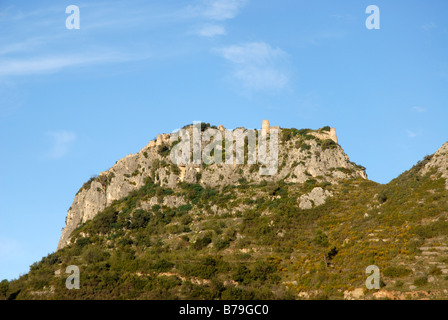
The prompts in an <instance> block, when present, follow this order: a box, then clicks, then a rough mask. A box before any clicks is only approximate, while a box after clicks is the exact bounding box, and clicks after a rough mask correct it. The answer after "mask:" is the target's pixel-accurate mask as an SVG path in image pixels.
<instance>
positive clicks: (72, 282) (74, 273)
mask: <svg viewBox="0 0 448 320" xmlns="http://www.w3.org/2000/svg"><path fill="white" fill-rule="evenodd" d="M65 273H70V276H68V278H67V279H66V280H65V287H66V288H67V289H69V290H71V289H79V288H80V286H79V268H78V266H73V265H72V266H68V267H67V269H66V270H65Z"/></svg>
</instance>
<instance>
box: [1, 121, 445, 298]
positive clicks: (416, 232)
mask: <svg viewBox="0 0 448 320" xmlns="http://www.w3.org/2000/svg"><path fill="white" fill-rule="evenodd" d="M294 133H295V134H294ZM297 141H299V143H297ZM322 141H323V140H321V139H314V138H309V137H308V138H305V139H304V138H303V131H300V130H296V129H283V130H282V148H281V150H282V151H281V152H280V153H281V154H282V159H283V160H285V161H284V162H285V164H284V165H283V168H282V170H280V172H281V173H282V172H283V176H282V177H283V178H281V179H275V178H271V179H269V180H268V179H257V178H255V176H253V177H252V176H251V172H250V169H251V168H250V166H244V165H241V166H240V167H238V166H237V167H236V168H235V169H234V170H235V172H234V173H233V174H234V175H235V177H232V178H231V179H229V182H228V183H214V184H213V183H204V182H206V181H207V180H203V178H202V177H204V173H203V174H202V176H199V178H198V177H196V178H197V179H196V180H195V179H193V180H188V179H185V180H184V181H180V182H176V183H175V184H171V185H169V184H167V183H163V182H162V181H163V178H162V179H160V177H161V175H163V174H162V171H160V172H158V173H159V177H158V179H157V174H155V175H146V176H145V177H143V175H142V176H140V174H136V175H135V176H134V177H132V175H131V177H132V178H135V179H141V178H142V179H143V178H144V179H143V182H141V185H139V188H134V189H133V190H131V191H130V192H129V193H128V194H127V195H126V196H124V197H121V198H120V199H116V200H113V201H111V202H110V203H107V205H106V206H105V207H104V209H102V210H101V211H100V212H99V213H98V214H96V215H94V216H93V217H91V218H90V219H85V221H83V222H81V223H78V225H76V226H74V227H73V230H72V231H71V232H70V234H69V235H68V236H67V238H66V240H67V241H68V242H67V244H66V245H65V246H63V247H62V248H60V249H59V250H58V251H56V252H55V253H52V254H50V255H48V256H47V257H45V258H43V259H42V260H41V261H40V262H36V263H35V264H33V265H32V266H31V267H30V272H29V273H28V274H26V275H24V276H22V277H20V278H19V279H18V280H15V281H12V282H10V283H5V284H4V285H3V288H4V289H2V290H3V297H4V298H8V297H9V298H14V299H55V298H57V299H381V298H391V299H419V298H433V299H438V298H447V297H448V292H447V289H446V288H448V238H447V236H448V202H447V199H448V198H447V196H448V190H447V189H446V179H445V175H444V174H445V172H446V171H445V170H446V168H445V169H444V168H443V167H442V166H441V165H440V164H443V163H446V162H445V161H446V160H447V154H446V153H445V151H443V150H445V149H446V148H447V146H448V143H446V144H445V145H444V146H443V147H442V148H441V149H439V151H438V152H436V154H435V155H433V156H427V157H425V159H424V160H423V161H421V162H419V163H418V164H416V165H415V166H414V167H413V168H412V169H410V170H409V171H406V172H404V173H403V174H402V175H400V176H399V177H397V178H396V179H394V180H392V181H391V182H390V183H388V184H386V185H380V184H377V183H375V182H372V181H369V180H367V179H365V176H364V175H363V174H362V173H363V172H364V170H363V168H362V167H360V166H356V165H355V164H353V163H351V162H349V160H348V158H346V155H345V153H343V151H342V149H341V148H340V147H339V146H338V145H336V146H333V147H331V148H323V147H322ZM303 144H307V145H310V146H311V147H309V148H308V147H304V148H302V145H303ZM289 146H291V147H290V148H289ZM298 150H299V151H298ZM440 150H442V151H440ZM162 151H163V150H162ZM303 151H304V152H303ZM307 151H310V152H311V154H309V153H307ZM143 152H148V151H146V150H145V151H143ZM152 152H153V153H152V156H153V157H157V159H159V161H163V159H162V158H158V156H160V154H159V153H158V150H157V151H156V150H154V151H152ZM317 152H319V154H318V153H317ZM330 152H331V154H330ZM327 153H328V154H327ZM333 153H334V154H333ZM286 155H287V156H286ZM322 155H323V156H322ZM148 156H149V155H148ZM319 156H321V157H322V159H320V158H318V157H319ZM326 156H328V157H329V158H331V157H333V156H334V157H336V158H337V157H340V159H341V162H337V161H339V160H337V161H336V162H332V161H335V160H325V157H326ZM306 157H309V158H307V159H306V160H303V159H304V158H306ZM154 159H156V158H154ZM141 160H143V159H141ZM283 160H282V161H283ZM319 160H321V161H319ZM295 161H296V162H298V161H304V162H305V164H306V165H310V164H311V163H322V162H324V163H325V164H326V165H322V166H320V167H319V168H321V170H322V171H315V174H314V175H313V172H311V171H310V167H309V166H308V167H306V166H304V167H303V168H302V167H299V165H295V163H294V162H295ZM306 161H308V162H306ZM325 161H327V162H325ZM153 162H154V160H153ZM328 163H334V165H335V166H337V167H335V166H330V165H328ZM342 165H345V167H342ZM339 166H341V167H339ZM137 167H138V165H137ZM297 167H299V168H300V169H297ZM164 168H169V166H168V165H167V166H165V167H164ZM152 169H154V167H152ZM203 169H205V170H207V169H208V170H211V168H203ZM240 169H241V170H240ZM111 170H112V169H111ZM128 170H131V171H132V170H135V168H133V167H132V168H128ZM147 170H149V169H147ZM147 170H145V172H147ZM155 170H158V169H155ZM205 170H204V171H205ZM215 170H217V169H216V168H215ZM283 170H285V171H283ZM302 170H303V171H306V172H307V174H305V175H306V180H304V181H300V182H299V181H291V180H289V179H297V178H294V177H292V173H293V172H294V173H296V172H297V173H299V171H300V172H302ZM316 170H317V169H316ZM204 171H202V172H204ZM110 172H111V171H109V172H108V173H107V174H110ZM115 172H118V171H117V170H116V169H115ZM232 172H233V171H232ZM317 172H319V173H317ZM154 173H155V172H154ZM252 173H253V172H252ZM340 173H342V174H343V175H340ZM210 174H212V173H210ZM102 176H103V175H100V176H99V177H98V178H95V179H93V180H92V181H91V183H90V184H91V185H90V186H89V190H91V189H92V188H95V186H94V183H101V182H100V181H98V180H99V179H100V178H101V177H102ZM295 176H296V177H299V175H297V174H295ZM115 177H117V174H116V173H115ZM165 177H166V174H165ZM127 179H130V178H127ZM232 179H236V180H232ZM123 180H124V179H123ZM263 180H264V181H263ZM117 181H118V180H117ZM129 181H135V180H129ZM168 181H169V180H168ZM139 183H140V182H139ZM86 189H87V188H85V187H84V189H81V191H80V192H84V191H85V190H86ZM93 191H94V190H93ZM98 192H99V191H98ZM78 195H79V193H78ZM81 221H82V219H81ZM372 264H374V265H377V266H378V267H379V268H380V271H381V289H379V290H367V289H365V285H364V283H365V280H366V278H367V275H366V272H365V270H366V267H367V266H369V265H372ZM69 265H76V266H78V267H79V269H80V274H81V288H80V289H79V290H67V289H66V287H65V279H66V277H67V276H68V275H66V274H65V273H64V272H65V270H66V268H67V266H69ZM0 294H2V291H0Z"/></svg>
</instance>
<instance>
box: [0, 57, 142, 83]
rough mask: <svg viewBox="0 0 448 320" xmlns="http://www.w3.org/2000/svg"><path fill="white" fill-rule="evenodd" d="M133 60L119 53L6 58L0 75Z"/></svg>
mask: <svg viewBox="0 0 448 320" xmlns="http://www.w3.org/2000/svg"><path fill="white" fill-rule="evenodd" d="M130 60H134V59H133V58H131V57H130V56H126V55H124V54H120V53H103V54H101V53H96V54H92V53H90V54H87V53H85V54H78V55H62V54H60V55H57V56H49V57H41V58H23V59H7V60H3V61H0V76H3V77H5V76H20V75H31V74H40V73H53V72H58V71H60V70H62V69H64V68H69V67H80V66H87V65H91V64H102V63H109V62H124V61H130Z"/></svg>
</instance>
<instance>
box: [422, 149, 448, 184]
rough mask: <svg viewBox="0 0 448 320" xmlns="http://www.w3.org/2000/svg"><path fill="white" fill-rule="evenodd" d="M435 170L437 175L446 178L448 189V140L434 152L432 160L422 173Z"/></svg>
mask: <svg viewBox="0 0 448 320" xmlns="http://www.w3.org/2000/svg"><path fill="white" fill-rule="evenodd" d="M433 170H435V172H436V174H435V176H440V177H441V178H445V179H446V185H445V188H446V189H448V142H445V144H443V146H441V147H440V148H439V150H437V151H436V153H434V155H433V156H432V158H431V160H430V161H429V162H428V163H427V164H426V165H425V167H424V168H423V170H422V174H426V173H428V172H430V171H433Z"/></svg>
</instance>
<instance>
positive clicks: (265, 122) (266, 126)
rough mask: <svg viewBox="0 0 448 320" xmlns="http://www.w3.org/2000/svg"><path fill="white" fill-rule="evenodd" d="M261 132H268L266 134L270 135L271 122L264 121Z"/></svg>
mask: <svg viewBox="0 0 448 320" xmlns="http://www.w3.org/2000/svg"><path fill="white" fill-rule="evenodd" d="M261 130H266V133H269V120H263V123H262V125H261Z"/></svg>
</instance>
